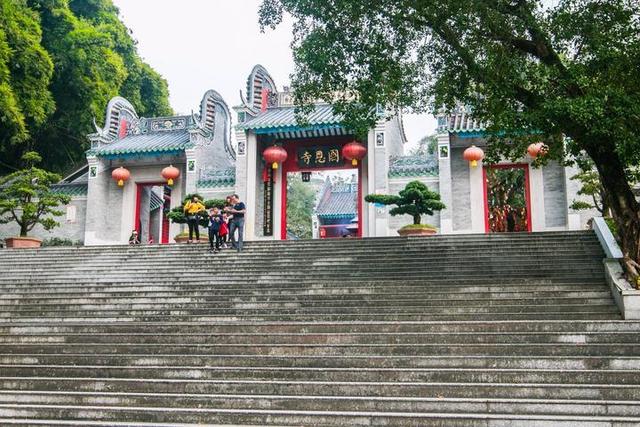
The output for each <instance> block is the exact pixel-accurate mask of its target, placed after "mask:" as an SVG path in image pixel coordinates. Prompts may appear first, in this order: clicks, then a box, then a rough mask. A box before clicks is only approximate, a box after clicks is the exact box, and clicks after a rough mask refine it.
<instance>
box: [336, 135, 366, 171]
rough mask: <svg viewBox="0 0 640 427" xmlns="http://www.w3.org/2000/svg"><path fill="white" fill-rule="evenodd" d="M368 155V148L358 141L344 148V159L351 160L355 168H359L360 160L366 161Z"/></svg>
mask: <svg viewBox="0 0 640 427" xmlns="http://www.w3.org/2000/svg"><path fill="white" fill-rule="evenodd" d="M366 155H367V147H365V146H364V145H362V144H360V143H359V142H358V141H352V142H350V143H348V144H346V145H345V146H344V147H342V157H344V158H345V159H347V160H351V164H352V165H353V166H358V160H362V159H364V156H366Z"/></svg>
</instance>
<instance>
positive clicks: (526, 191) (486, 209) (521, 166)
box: [482, 163, 532, 233]
mask: <svg viewBox="0 0 640 427" xmlns="http://www.w3.org/2000/svg"><path fill="white" fill-rule="evenodd" d="M487 169H524V198H525V203H526V204H527V232H529V233H531V229H532V228H531V226H532V224H531V192H530V190H529V165H528V164H527V163H513V164H504V165H489V166H484V167H483V168H482V188H483V191H484V229H485V233H491V230H490V229H489V195H488V194H487Z"/></svg>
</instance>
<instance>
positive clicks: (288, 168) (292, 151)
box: [280, 137, 362, 240]
mask: <svg viewBox="0 0 640 427" xmlns="http://www.w3.org/2000/svg"><path fill="white" fill-rule="evenodd" d="M350 141H353V137H351V138H349V137H333V138H331V140H329V141H328V140H327V138H321V139H315V138H314V139H313V140H308V141H304V142H301V141H292V142H285V143H284V144H283V147H284V149H285V150H287V160H286V161H285V162H284V163H283V165H282V182H281V183H280V190H281V192H282V193H281V194H282V203H281V206H280V210H281V215H282V216H281V218H280V239H281V240H287V174H288V173H291V172H331V171H335V170H349V169H355V170H357V171H358V206H357V215H358V233H357V236H358V237H362V161H360V162H358V166H355V167H354V166H352V165H351V163H350V162H347V160H346V159H345V163H344V165H343V166H338V167H331V168H300V166H298V161H297V156H296V153H297V151H298V148H300V147H317V146H319V145H323V144H327V143H332V144H336V145H339V146H340V150H341V151H342V146H344V145H345V144H347V143H348V142H350Z"/></svg>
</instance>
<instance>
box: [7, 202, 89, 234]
mask: <svg viewBox="0 0 640 427" xmlns="http://www.w3.org/2000/svg"><path fill="white" fill-rule="evenodd" d="M59 209H60V210H61V211H62V212H64V214H63V215H62V216H59V217H54V219H55V220H56V221H57V222H59V223H60V227H56V228H54V229H53V230H51V231H47V230H45V229H44V228H42V226H40V225H37V226H35V227H34V228H33V230H32V231H30V232H29V237H35V238H37V239H42V240H46V239H52V238H59V239H68V240H71V241H72V242H74V243H78V242H84V232H85V220H86V215H87V198H86V197H85V196H82V197H73V198H72V199H71V202H69V204H68V205H66V206H61V207H60V208H59ZM19 235H20V227H19V226H18V225H17V224H15V223H10V224H0V240H2V239H6V238H7V237H17V236H19Z"/></svg>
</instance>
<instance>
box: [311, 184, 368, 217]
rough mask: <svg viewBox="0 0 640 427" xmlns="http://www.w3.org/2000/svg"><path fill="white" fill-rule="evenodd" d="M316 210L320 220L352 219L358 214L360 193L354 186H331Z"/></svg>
mask: <svg viewBox="0 0 640 427" xmlns="http://www.w3.org/2000/svg"><path fill="white" fill-rule="evenodd" d="M325 191H326V192H328V193H329V194H325V195H324V196H323V197H322V199H321V200H320V202H319V203H318V207H317V208H316V211H315V213H316V215H318V217H319V218H351V217H354V216H356V214H357V206H358V192H357V190H356V189H355V186H354V185H352V184H343V185H330V186H328V187H327V188H326V190H325Z"/></svg>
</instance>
